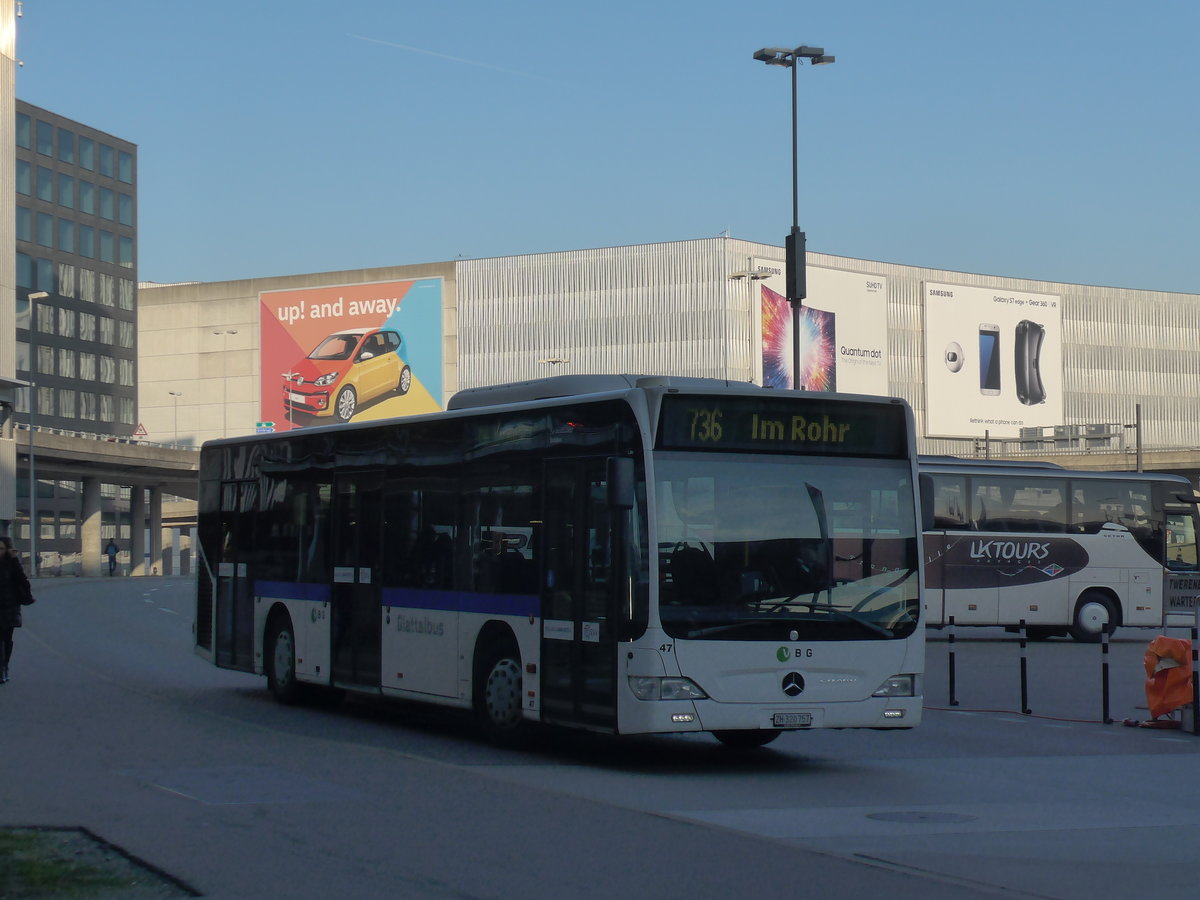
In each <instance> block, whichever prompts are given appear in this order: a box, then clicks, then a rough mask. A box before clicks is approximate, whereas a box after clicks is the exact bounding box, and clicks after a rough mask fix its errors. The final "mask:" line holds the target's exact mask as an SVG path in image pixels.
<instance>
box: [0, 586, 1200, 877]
mask: <svg viewBox="0 0 1200 900" xmlns="http://www.w3.org/2000/svg"><path fill="white" fill-rule="evenodd" d="M192 590H193V588H192V584H191V582H190V581H188V580H185V579H171V578H152V579H151V578H148V579H126V578H117V579H50V580H45V581H41V582H39V583H37V585H36V593H37V595H38V598H39V599H38V603H37V604H36V605H35V606H33V607H31V608H29V609H28V610H27V612H26V627H25V628H23V629H21V630H19V631H18V632H17V636H16V644H17V646H16V653H15V655H14V658H13V680H12V681H11V682H10V683H9V684H6V685H3V686H0V827H2V826H69V827H84V828H87V829H90V830H91V831H92V832H94V833H96V834H98V835H100V836H101V837H103V838H104V839H105V840H107V841H110V842H112V843H113V844H115V845H117V846H119V847H121V848H123V849H124V850H126V851H127V852H129V853H131V854H134V855H135V856H136V857H138V858H140V859H142V860H145V861H147V862H148V863H150V864H152V865H154V866H156V867H158V868H160V869H161V870H163V871H164V872H167V873H169V874H170V875H172V876H174V877H175V878H178V879H180V880H181V881H182V882H184V883H186V884H187V885H190V886H191V887H192V888H194V889H195V891H196V892H198V893H200V894H202V895H204V896H207V897H219V898H251V897H253V898H258V897H289V898H304V897H337V898H357V897H363V898H374V897H399V898H410V897H411V898H426V897H428V898H442V897H460V898H462V897H471V898H507V897H518V896H519V897H523V898H540V897H547V898H549V897H555V898H566V897H570V898H573V897H604V898H609V897H613V896H623V897H635V898H636V897H656V898H673V897H717V896H730V895H736V894H744V893H747V892H749V891H753V892H754V893H755V894H756V895H766V896H773V897H779V896H787V897H814V898H815V897H821V898H827V897H842V896H880V897H888V898H901V900H903V898H918V897H920V898H929V897H937V898H941V897H946V898H959V897H962V898H968V897H993V896H1005V897H1039V898H1064V900H1067V898H1070V900H1074V898H1080V900H1083V898H1088V900H1095V898H1107V897H1113V898H1117V897H1120V898H1124V897H1134V896H1143V895H1147V896H1153V897H1154V898H1155V900H1171V898H1185V897H1186V898H1189V900H1190V898H1194V897H1196V896H1197V895H1198V894H1200V861H1198V860H1197V854H1196V846H1197V841H1196V834H1197V831H1196V826H1197V825H1200V755H1198V751H1200V737H1194V736H1192V735H1191V734H1190V733H1184V732H1182V731H1158V730H1150V729H1144V728H1125V727H1122V726H1121V725H1120V724H1112V725H1104V724H1100V723H1099V721H1098V720H1099V719H1100V718H1101V714H1102V701H1101V675H1102V668H1101V662H1102V659H1101V652H1100V649H1099V647H1088V646H1081V645H1077V644H1074V643H1071V642H1067V641H1052V642H1047V643H1044V644H1032V645H1030V647H1029V650H1028V653H1029V655H1028V661H1027V672H1028V682H1027V694H1028V708H1029V709H1031V710H1032V715H1022V714H1021V713H1020V706H1021V693H1020V660H1019V650H1018V647H1017V644H1016V642H1015V641H1014V640H1012V639H1011V638H1008V637H1006V636H1004V635H1003V633H1002V632H1000V631H998V630H993V629H987V630H976V631H967V630H965V629H960V630H959V635H958V636H959V640H958V641H957V643H956V644H955V645H954V647H955V663H956V688H955V693H956V699H957V700H958V701H959V705H958V706H954V707H952V706H950V703H949V699H950V698H949V692H948V664H947V651H948V649H949V646H948V644H947V643H946V641H945V640H944V635H938V634H937V633H933V634H932V635H931V637H932V638H933V640H932V641H931V642H930V644H929V648H928V650H929V662H928V666H927V673H928V674H927V678H926V702H927V709H926V714H925V722H924V723H923V724H922V725H921V727H919V728H917V729H915V730H913V731H909V732H899V733H884V732H871V731H866V732H858V731H847V732H832V731H830V732H812V733H793V734H787V735H784V736H783V737H781V738H780V739H779V740H778V741H777V742H775V743H774V744H772V745H771V746H770V747H768V748H766V749H764V750H761V751H757V752H753V753H749V754H742V755H738V754H734V753H731V752H729V751H728V750H726V749H725V748H723V747H722V746H720V745H719V744H717V743H716V742H715V741H714V740H712V739H711V738H708V737H704V736H697V737H686V738H680V737H673V738H658V737H655V738H635V739H613V738H606V737H596V736H589V735H578V734H569V733H567V734H564V733H557V734H554V733H552V734H549V735H547V736H546V737H545V738H544V739H543V740H542V741H541V742H539V743H538V744H537V745H536V746H535V747H533V748H531V749H529V750H526V751H508V750H499V749H496V748H493V747H491V746H490V745H488V744H487V743H486V742H485V741H483V739H482V738H481V737H480V736H479V735H478V734H477V732H476V731H475V729H474V727H473V725H472V723H471V722H470V721H469V719H468V718H467V717H465V716H463V715H461V714H458V713H450V712H444V711H439V710H433V709H428V708H424V707H419V706H409V705H395V704H381V703H364V702H348V703H346V704H343V705H342V706H340V707H338V708H336V709H329V708H313V707H307V708H294V707H292V708H289V707H282V706H278V705H276V704H275V703H274V702H273V701H272V700H271V699H270V697H269V695H268V694H267V692H266V689H265V682H264V680H263V679H261V678H258V677H255V676H250V675H245V674H241V673H233V672H225V671H222V670H218V669H215V668H213V667H211V666H209V665H208V664H207V663H205V662H203V661H202V660H200V659H199V658H197V657H196V656H195V655H194V654H193V653H192V651H191V614H192V613H191V609H192ZM1152 636H1153V633H1152V632H1151V633H1138V632H1130V631H1126V632H1123V633H1122V634H1121V640H1118V641H1116V642H1114V643H1113V645H1112V648H1111V653H1110V656H1109V683H1110V692H1111V700H1110V711H1111V715H1112V717H1113V718H1115V719H1116V720H1117V722H1118V723H1119V722H1120V720H1121V719H1123V718H1126V717H1132V718H1146V716H1147V713H1146V711H1145V709H1144V705H1145V695H1144V689H1143V677H1144V676H1143V670H1142V653H1143V651H1144V649H1145V645H1146V642H1147V641H1148V640H1149V638H1150V637H1152ZM1139 707H1143V708H1139Z"/></svg>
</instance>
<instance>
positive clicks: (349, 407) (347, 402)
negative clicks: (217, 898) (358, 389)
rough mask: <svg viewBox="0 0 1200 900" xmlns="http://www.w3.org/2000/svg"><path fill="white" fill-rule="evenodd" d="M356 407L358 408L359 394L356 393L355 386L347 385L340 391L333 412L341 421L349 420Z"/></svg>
mask: <svg viewBox="0 0 1200 900" xmlns="http://www.w3.org/2000/svg"><path fill="white" fill-rule="evenodd" d="M356 409H358V394H356V393H354V388H352V387H350V385H346V386H345V387H344V388H342V389H341V390H340V391H338V395H337V400H335V401H334V404H333V413H334V415H335V416H337V420H338V421H339V422H349V421H350V419H351V418H352V417H353V416H354V411H355V410H356Z"/></svg>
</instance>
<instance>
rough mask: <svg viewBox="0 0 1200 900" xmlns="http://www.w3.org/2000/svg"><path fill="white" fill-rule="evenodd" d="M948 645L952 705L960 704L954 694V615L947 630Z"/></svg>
mask: <svg viewBox="0 0 1200 900" xmlns="http://www.w3.org/2000/svg"><path fill="white" fill-rule="evenodd" d="M946 647H947V650H948V651H949V652H948V654H947V659H948V661H949V665H950V705H951V706H958V698H957V697H955V696H954V616H951V617H950V627H949V628H948V629H947V630H946Z"/></svg>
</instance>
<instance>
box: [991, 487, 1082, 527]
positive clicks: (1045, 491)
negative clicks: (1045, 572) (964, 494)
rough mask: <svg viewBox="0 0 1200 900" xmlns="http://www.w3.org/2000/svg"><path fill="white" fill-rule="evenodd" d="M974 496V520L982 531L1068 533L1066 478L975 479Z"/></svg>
mask: <svg viewBox="0 0 1200 900" xmlns="http://www.w3.org/2000/svg"><path fill="white" fill-rule="evenodd" d="M971 493H972V507H971V518H972V520H973V521H974V522H975V526H976V528H977V529H978V530H979V531H1001V532H1049V533H1062V532H1064V531H1065V530H1066V497H1067V483H1066V479H1058V478H1045V477H1037V478H1030V479H1025V478H1022V477H1020V476H1012V477H1002V476H976V477H973V478H972V479H971Z"/></svg>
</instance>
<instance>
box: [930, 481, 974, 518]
mask: <svg viewBox="0 0 1200 900" xmlns="http://www.w3.org/2000/svg"><path fill="white" fill-rule="evenodd" d="M933 492H934V493H933V527H934V528H938V529H945V530H946V531H963V530H965V529H967V528H968V525H967V519H966V512H965V507H966V496H967V486H966V479H965V478H961V477H958V476H945V475H935V476H933Z"/></svg>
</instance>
